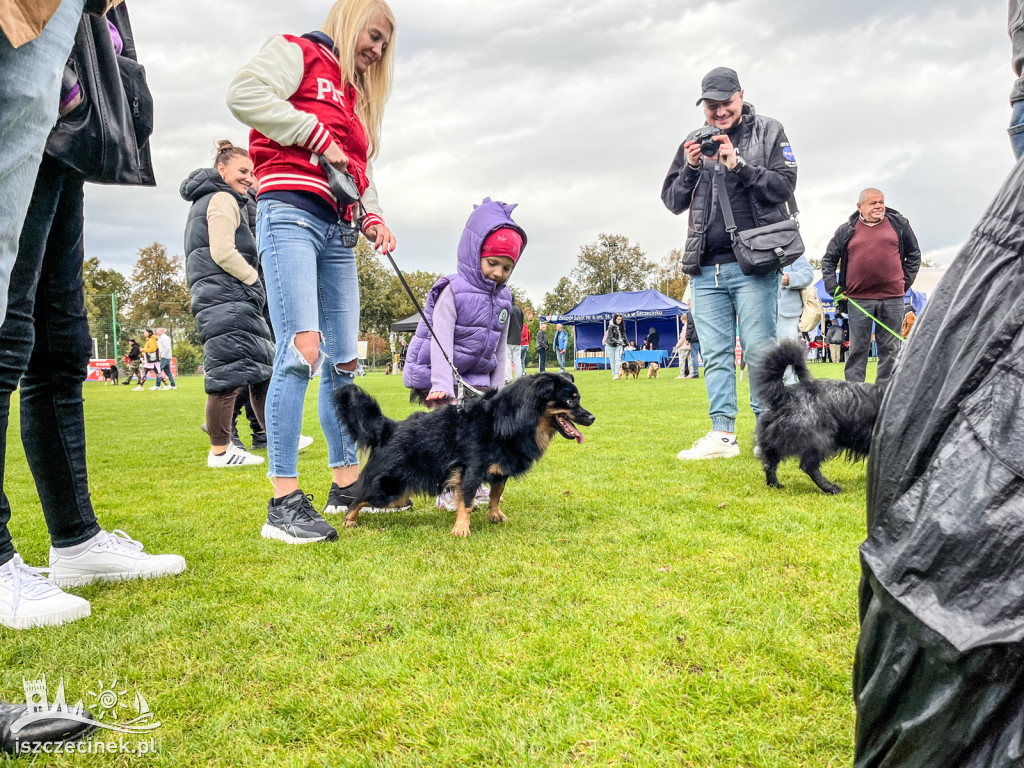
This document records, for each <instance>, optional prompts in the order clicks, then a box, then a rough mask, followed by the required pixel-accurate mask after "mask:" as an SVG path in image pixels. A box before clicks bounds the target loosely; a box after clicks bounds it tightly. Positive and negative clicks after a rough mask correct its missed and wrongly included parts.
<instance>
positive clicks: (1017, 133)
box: [1009, 101, 1024, 159]
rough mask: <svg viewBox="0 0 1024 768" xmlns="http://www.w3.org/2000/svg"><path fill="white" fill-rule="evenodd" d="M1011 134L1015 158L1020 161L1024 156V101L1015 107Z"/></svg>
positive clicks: (1011, 121)
mask: <svg viewBox="0 0 1024 768" xmlns="http://www.w3.org/2000/svg"><path fill="white" fill-rule="evenodd" d="M1009 134H1010V145H1011V146H1012V147H1013V156H1014V157H1016V158H1018V159H1019V158H1020V156H1021V155H1024V101H1018V102H1016V103H1014V105H1013V114H1012V115H1011V116H1010V128H1009Z"/></svg>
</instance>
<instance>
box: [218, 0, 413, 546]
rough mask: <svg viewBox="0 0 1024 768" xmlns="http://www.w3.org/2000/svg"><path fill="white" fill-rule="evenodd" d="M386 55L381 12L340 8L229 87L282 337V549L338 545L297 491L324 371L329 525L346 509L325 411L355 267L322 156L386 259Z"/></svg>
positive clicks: (334, 428) (274, 527) (275, 534)
mask: <svg viewBox="0 0 1024 768" xmlns="http://www.w3.org/2000/svg"><path fill="white" fill-rule="evenodd" d="M394 43H395V18H394V15H393V14H392V12H391V9H390V8H389V7H388V5H387V4H386V3H385V2H383V0H338V2H336V3H335V4H334V5H333V6H332V7H331V10H330V11H329V12H328V14H327V19H326V20H325V21H324V23H323V26H322V28H321V29H320V30H318V31H316V32H310V33H307V34H305V35H302V36H300V37H297V36H293V35H275V36H274V37H271V38H270V39H269V40H267V42H266V43H264V45H263V48H262V49H261V50H260V52H259V53H258V54H257V55H256V57H255V58H253V59H252V61H250V62H249V63H248V64H246V65H245V66H244V67H242V69H241V70H240V71H239V72H238V74H237V75H235V78H234V80H233V81H232V83H231V86H230V87H229V89H228V107H229V108H230V109H231V111H232V113H233V114H234V115H235V117H237V118H238V119H239V120H241V121H242V122H244V123H246V124H247V125H249V126H250V127H251V128H252V132H251V133H250V135H249V154H250V156H251V157H252V160H253V166H254V168H253V170H254V172H255V174H256V177H257V178H258V179H259V195H258V196H257V219H256V242H257V247H258V249H259V256H260V261H261V263H262V265H263V273H264V275H265V277H266V282H267V304H268V306H269V307H270V318H271V321H272V322H273V326H274V331H275V333H276V336H277V341H276V351H275V357H274V373H273V377H272V378H271V380H270V388H269V390H268V392H267V402H266V411H265V416H266V426H267V448H268V453H269V455H268V459H269V461H268V465H269V471H268V473H267V474H268V475H269V477H270V479H271V482H272V483H273V485H274V498H273V499H271V500H270V504H269V507H268V510H267V522H266V525H264V526H263V531H262V535H263V536H264V537H266V538H271V539H277V540H279V541H284V542H287V543H289V544H305V543H308V542H313V541H324V540H332V539H335V538H337V535H338V534H337V532H336V531H335V530H334V528H333V527H331V525H329V524H328V523H327V522H326V521H325V520H324V519H323V517H321V516H320V514H318V513H317V511H316V509H314V507H313V505H312V503H311V499H312V497H311V496H307V495H306V494H305V493H304V491H303V489H301V488H300V487H299V480H298V441H299V430H300V428H301V426H302V404H303V401H304V399H305V394H306V389H307V387H308V385H309V382H310V380H311V379H312V378H313V376H314V375H315V374H316V373H317V372H318V371H319V372H320V373H321V377H320V392H319V415H320V426H321V428H322V429H323V432H324V436H325V437H326V439H327V459H328V464H329V465H330V467H331V471H332V474H333V483H332V484H331V489H330V491H329V493H328V499H327V505H326V506H325V507H324V509H323V513H324V514H337V513H342V512H345V511H347V509H348V507H347V504H348V501H349V496H348V495H347V491H348V487H349V486H350V485H351V484H352V483H353V482H354V481H355V479H356V477H357V475H358V474H359V466H358V457H357V455H356V446H355V443H354V442H353V440H352V438H351V436H350V435H349V434H348V432H347V431H346V430H345V428H344V427H343V426H342V425H341V424H339V422H338V419H337V417H336V416H335V413H334V406H333V403H334V397H333V394H334V391H335V390H337V389H338V388H339V387H342V386H347V385H349V384H351V383H352V381H353V378H354V376H355V370H356V365H357V363H358V356H359V354H358V347H357V339H358V331H359V285H358V281H357V277H356V261H355V255H354V253H353V251H352V248H351V247H347V246H345V245H344V244H343V243H342V239H341V229H340V227H339V224H338V208H337V203H336V201H335V199H334V196H333V195H332V194H331V189H330V187H329V185H328V183H327V178H326V176H325V174H324V172H323V171H322V170H321V168H320V165H319V157H320V155H323V157H324V158H325V159H326V160H327V161H328V162H329V163H331V164H332V165H334V166H335V167H337V168H340V169H343V170H347V171H348V172H349V173H350V174H351V175H352V177H353V178H354V179H355V182H356V185H357V186H358V187H359V192H360V193H361V195H362V200H363V204H364V206H365V208H366V210H367V215H366V216H365V218H364V219H363V222H362V232H363V235H364V236H365V237H366V238H367V239H368V240H369V241H370V242H372V243H373V245H374V248H376V249H381V250H383V251H391V250H393V249H394V247H395V238H394V236H393V235H392V234H391V231H390V230H389V229H388V227H387V225H386V224H385V223H384V215H383V212H382V211H381V209H380V205H379V203H378V201H377V190H376V188H375V187H374V184H373V175H372V171H371V168H370V160H371V159H372V158H373V156H374V155H375V154H376V151H377V148H378V146H379V142H380V127H381V117H382V115H383V111H384V103H385V101H386V100H387V97H388V94H389V93H390V90H391V78H392V71H393V68H394ZM346 218H348V219H351V217H350V216H347V217H346Z"/></svg>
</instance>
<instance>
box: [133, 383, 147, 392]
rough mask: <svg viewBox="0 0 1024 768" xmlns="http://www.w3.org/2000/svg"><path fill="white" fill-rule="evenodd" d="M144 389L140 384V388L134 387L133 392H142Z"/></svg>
mask: <svg viewBox="0 0 1024 768" xmlns="http://www.w3.org/2000/svg"><path fill="white" fill-rule="evenodd" d="M144 389H145V387H144V386H142V385H141V384H139V386H137V387H132V392H141V391H142V390H144Z"/></svg>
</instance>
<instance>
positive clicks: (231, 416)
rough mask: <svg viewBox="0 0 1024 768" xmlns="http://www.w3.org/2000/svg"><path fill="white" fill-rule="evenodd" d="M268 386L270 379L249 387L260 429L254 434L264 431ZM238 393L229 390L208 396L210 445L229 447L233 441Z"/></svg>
mask: <svg viewBox="0 0 1024 768" xmlns="http://www.w3.org/2000/svg"><path fill="white" fill-rule="evenodd" d="M268 386H270V379H267V380H266V381H261V382H260V383H259V384H252V385H250V386H249V387H248V390H249V402H250V403H251V404H252V408H253V410H254V411H255V415H256V419H257V421H256V425H257V426H258V427H259V429H257V430H253V431H254V432H263V431H264V423H265V422H264V421H263V412H264V410H265V408H266V403H267V387H268ZM237 392H238V390H235V389H229V390H228V391H227V392H211V393H209V394H208V395H207V396H206V429H207V431H208V432H209V433H210V445H227V444H228V441H229V440H230V439H231V432H232V429H233V428H234V425H235V403H236V402H237V398H238V395H237Z"/></svg>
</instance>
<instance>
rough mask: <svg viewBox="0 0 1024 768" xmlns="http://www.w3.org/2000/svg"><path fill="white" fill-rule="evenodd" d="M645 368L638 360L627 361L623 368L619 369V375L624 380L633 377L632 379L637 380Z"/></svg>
mask: <svg viewBox="0 0 1024 768" xmlns="http://www.w3.org/2000/svg"><path fill="white" fill-rule="evenodd" d="M643 367H644V366H643V364H642V363H640V362H637V361H636V360H627V361H626V362H624V363H623V364H622V367H621V368H619V375H620V376H621V377H622V378H626V377H627V376H630V375H632V377H633V378H634V379H636V378H638V377H639V376H640V371H641V369H643Z"/></svg>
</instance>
